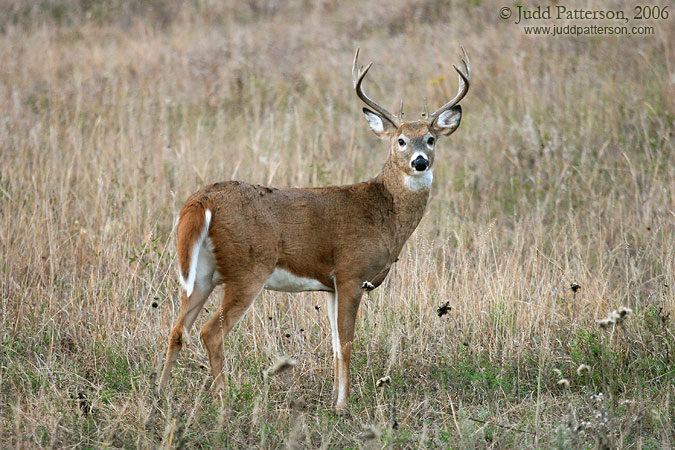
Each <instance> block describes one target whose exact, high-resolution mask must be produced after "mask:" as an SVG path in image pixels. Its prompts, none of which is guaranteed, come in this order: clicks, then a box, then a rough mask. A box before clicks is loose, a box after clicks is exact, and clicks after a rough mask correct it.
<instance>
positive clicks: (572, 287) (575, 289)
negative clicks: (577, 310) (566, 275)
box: [570, 281, 581, 294]
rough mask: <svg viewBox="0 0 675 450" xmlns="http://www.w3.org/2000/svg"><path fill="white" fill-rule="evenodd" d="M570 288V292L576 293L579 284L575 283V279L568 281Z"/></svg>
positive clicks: (579, 287)
mask: <svg viewBox="0 0 675 450" xmlns="http://www.w3.org/2000/svg"><path fill="white" fill-rule="evenodd" d="M570 289H572V292H573V293H574V294H576V293H577V291H578V290H579V289H581V285H580V284H579V283H577V282H576V281H572V282H571V283H570Z"/></svg>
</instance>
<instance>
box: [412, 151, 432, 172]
mask: <svg viewBox="0 0 675 450" xmlns="http://www.w3.org/2000/svg"><path fill="white" fill-rule="evenodd" d="M410 165H411V166H412V168H413V169H415V170H417V171H418V172H424V171H425V170H427V169H428V168H429V160H428V159H426V158H425V157H424V156H422V155H419V156H418V157H417V158H415V159H414V160H413V162H411V163H410Z"/></svg>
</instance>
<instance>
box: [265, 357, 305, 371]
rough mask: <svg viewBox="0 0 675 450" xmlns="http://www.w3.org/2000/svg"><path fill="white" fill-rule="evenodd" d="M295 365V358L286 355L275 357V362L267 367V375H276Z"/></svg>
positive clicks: (296, 363) (296, 362)
mask: <svg viewBox="0 0 675 450" xmlns="http://www.w3.org/2000/svg"><path fill="white" fill-rule="evenodd" d="M297 365H298V361H297V360H295V359H293V358H289V357H288V356H282V357H281V358H279V359H277V362H275V363H274V365H273V366H272V367H270V368H269V369H267V375H277V374H279V373H282V372H285V371H287V370H288V369H292V368H293V367H295V366H297Z"/></svg>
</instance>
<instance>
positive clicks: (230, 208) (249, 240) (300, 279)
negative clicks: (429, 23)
mask: <svg viewBox="0 0 675 450" xmlns="http://www.w3.org/2000/svg"><path fill="white" fill-rule="evenodd" d="M462 51H464V49H462ZM358 55H359V52H358V50H357V51H356V55H355V56H354V64H353V68H352V74H353V77H354V88H355V89H356V93H357V95H358V96H359V98H360V99H361V100H363V102H364V103H365V104H366V105H368V106H369V107H370V109H369V108H363V112H364V113H365V115H366V120H367V121H368V124H369V125H370V128H371V129H372V130H373V132H375V134H376V135H377V136H379V137H380V138H383V139H387V140H389V157H388V158H387V161H386V162H385V164H384V167H383V168H382V171H381V172H380V174H379V175H377V176H376V177H375V178H373V179H371V180H369V181H365V182H363V183H358V184H352V185H348V186H328V187H321V188H301V189H273V188H268V187H263V186H257V185H250V184H247V183H241V182H238V181H227V182H223V183H216V184H212V185H210V186H207V187H205V188H203V189H202V190H200V191H199V192H197V193H195V194H193V195H192V196H191V197H190V198H188V200H187V201H186V202H185V205H184V206H183V209H182V210H181V212H180V217H179V220H178V227H177V234H178V264H179V271H180V282H181V286H182V304H181V309H180V314H179V315H178V319H177V320H176V324H175V325H174V327H173V329H172V331H171V335H170V337H169V346H168V350H167V354H166V363H165V365H164V371H163V372H162V376H161V380H160V383H159V390H160V391H161V390H162V389H163V387H164V386H165V384H166V382H167V379H168V377H169V373H170V372H171V368H172V367H173V365H174V364H175V362H176V359H177V357H178V352H179V351H180V349H181V347H182V346H183V344H184V343H185V342H186V338H187V335H188V333H189V330H190V328H191V327H192V324H193V323H194V322H195V319H196V318H197V315H198V314H199V311H200V310H201V309H202V307H203V306H204V303H205V302H206V299H207V298H208V296H209V294H210V293H211V291H212V290H213V288H214V286H216V285H218V284H225V295H224V298H223V302H222V305H221V306H220V308H219V310H218V311H217V312H216V313H215V314H214V315H213V317H211V319H209V321H208V322H207V323H206V324H205V325H204V327H203V328H202V339H203V340H204V345H205V346H206V350H207V352H208V355H209V361H210V363H211V372H212V373H213V377H214V386H215V387H216V388H222V387H223V384H224V383H223V377H222V373H221V371H222V368H223V339H224V336H225V335H227V334H228V333H229V332H230V330H232V328H233V327H234V326H235V325H237V323H239V321H241V320H242V318H243V317H244V315H245V314H246V312H247V311H248V310H249V309H250V308H251V305H252V304H253V301H254V300H255V298H256V297H257V296H258V294H259V293H260V292H261V291H262V290H263V289H270V290H275V291H283V292H302V291H324V292H328V296H329V298H328V307H327V310H328V319H329V322H330V327H331V331H332V335H333V357H334V364H335V380H334V381H335V384H334V392H333V401H334V405H335V409H336V410H337V411H338V412H340V411H342V410H343V409H344V408H345V406H346V402H347V397H348V396H349V385H350V382H349V363H350V358H351V353H352V341H353V338H354V322H355V320H356V312H357V310H358V308H359V303H360V302H361V296H362V295H363V292H364V291H367V290H371V289H375V288H376V287H378V286H379V285H380V284H381V283H382V281H384V279H385V277H386V276H387V273H388V272H389V269H390V267H391V265H392V264H393V263H394V262H395V261H396V259H397V257H398V255H399V253H400V252H401V248H402V247H403V244H405V242H406V240H408V238H409V237H410V235H411V234H412V232H413V231H414V230H415V228H416V227H417V224H418V223H419V221H420V219H421V218H422V215H423V214H424V209H425V207H426V205H427V200H428V198H429V188H430V187H431V181H432V179H433V174H432V170H433V164H434V156H435V151H434V146H435V144H436V140H437V139H438V138H440V137H443V136H448V135H449V134H451V133H452V132H454V131H455V130H456V129H457V127H458V126H459V122H460V119H461V116H462V109H461V107H460V106H459V105H458V103H459V101H460V100H462V98H463V97H464V96H465V95H466V93H467V91H468V89H469V76H470V64H469V58H468V57H467V55H466V52H464V59H462V69H458V68H457V67H455V70H457V72H458V73H459V90H458V93H457V95H456V96H455V98H453V99H452V100H450V101H449V102H448V103H446V104H445V105H443V106H442V107H441V108H440V109H438V110H437V111H436V112H434V113H433V114H426V115H423V117H424V120H419V121H414V122H403V121H402V113H401V114H399V116H398V117H397V116H395V115H393V114H392V113H390V112H388V111H387V110H386V109H384V108H383V107H382V106H380V105H378V104H377V103H375V102H374V101H372V100H371V99H370V98H368V96H366V94H365V92H364V91H363V87H362V83H363V79H364V77H365V76H366V74H367V73H368V70H369V69H370V67H371V65H372V63H371V64H370V65H368V66H367V67H366V68H365V69H364V68H363V67H361V68H359V69H358V70H357V59H358Z"/></svg>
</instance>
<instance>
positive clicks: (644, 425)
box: [0, 0, 675, 448]
mask: <svg viewBox="0 0 675 450" xmlns="http://www.w3.org/2000/svg"><path fill="white" fill-rule="evenodd" d="M474 3H478V5H474ZM480 3H481V2H449V1H444V2H433V1H422V2H417V1H412V0H395V1H390V2H387V7H386V8H385V7H384V6H382V5H381V4H364V3H363V2H354V1H349V2H341V3H340V4H337V3H334V2H299V1H298V2H288V3H282V2H275V1H269V0H255V1H254V0H250V1H248V2H244V3H243V4H242V5H241V6H239V5H236V4H235V3H234V2H232V3H230V2H226V3H225V4H224V5H219V4H216V2H197V1H195V2H191V3H189V4H183V3H180V2H168V3H163V2H135V1H118V2H113V3H107V4H106V3H103V2H98V1H93V2H85V1H75V0H61V1H49V2H39V3H38V2H36V3H29V4H28V5H26V4H25V3H24V2H4V3H3V5H2V6H0V11H2V13H3V14H2V17H3V18H2V19H1V20H0V31H1V32H2V33H1V34H0V61H2V65H1V66H2V68H1V69H0V110H1V111H2V115H1V116H0V205H1V213H0V242H1V244H2V246H1V249H2V250H1V252H0V267H1V268H2V272H1V274H0V280H1V281H0V286H1V287H0V302H1V304H0V332H1V336H0V339H1V341H0V386H2V387H1V388H0V446H2V447H21V446H24V447H78V446H79V447H101V446H114V447H136V446H138V447H150V448H153V447H158V446H161V447H167V448H168V447H172V446H189V447H216V448H220V447H223V446H229V447H231V448H238V447H263V448H275V447H279V446H284V445H289V446H291V447H296V446H300V447H323V448H344V447H352V448H353V447H370V446H378V447H380V446H382V445H390V446H392V447H395V448H406V447H431V448H435V447H443V446H447V447H475V446H478V447H518V448H522V447H550V446H560V447H569V446H584V445H599V446H603V445H609V446H620V447H646V448H660V447H672V446H673V445H675V431H674V430H675V428H674V424H673V419H672V418H673V417H675V407H674V406H673V405H674V404H675V403H674V402H673V396H675V390H674V388H673V386H674V385H675V375H674V370H675V365H674V360H675V356H674V355H675V335H674V334H673V333H674V331H673V330H674V323H673V320H674V318H675V313H674V310H675V295H674V294H673V289H672V288H673V286H674V285H675V240H674V239H673V237H674V236H675V234H674V233H675V153H674V146H673V121H674V119H675V115H674V113H673V106H674V104H673V103H674V99H675V95H674V89H673V83H674V76H675V75H674V72H673V47H672V39H670V36H672V34H673V20H672V19H670V20H666V21H660V22H653V25H654V26H655V30H656V33H655V35H653V36H628V37H625V36H624V37H609V36H593V37H555V38H554V37H548V38H541V37H540V38H531V37H527V36H524V34H523V32H522V29H521V28H520V27H519V26H516V25H514V24H513V23H511V22H505V21H502V20H500V19H499V17H498V14H497V13H498V8H497V7H496V6H494V5H491V4H480ZM618 4H619V5H622V7H624V9H626V10H627V11H628V10H631V5H628V4H624V3H621V2H618ZM111 5H112V6H111ZM459 44H463V45H464V46H465V47H466V49H467V51H468V52H469V54H470V57H471V61H472V67H473V73H472V87H471V91H470V92H469V95H468V97H467V98H466V100H465V101H464V102H463V103H462V105H463V107H464V118H463V121H462V125H461V127H460V130H459V131H458V132H457V133H456V134H455V135H453V136H452V137H451V138H448V139H447V140H443V141H441V142H440V143H439V149H438V155H437V158H436V163H435V177H434V178H435V181H434V186H433V192H432V200H431V202H430V205H429V208H428V211H427V213H426V216H425V218H424V219H423V220H422V223H421V224H420V226H419V228H418V230H417V231H416V232H415V234H414V235H413V237H412V238H411V239H410V241H409V243H408V244H407V245H406V248H405V249H404V252H403V254H402V255H401V258H400V261H399V262H398V263H397V264H396V265H395V266H394V268H393V270H392V272H391V273H390V275H389V278H388V280H387V281H386V282H385V284H384V285H383V286H382V287H381V288H380V289H378V290H376V291H373V292H372V293H370V294H368V296H367V297H366V298H365V299H364V301H363V302H362V309H361V312H360V315H359V319H358V322H357V332H356V334H357V339H356V343H355V352H354V356H353V367H352V371H353V372H352V373H353V396H352V398H351V399H350V414H349V415H348V416H346V417H335V416H334V415H333V414H332V412H331V411H330V400H331V390H332V362H331V361H330V357H331V354H330V348H331V344H330V338H329V335H330V332H329V330H330V328H329V325H328V321H327V318H326V314H325V300H324V297H323V295H321V294H299V295H285V294H281V293H273V292H264V293H263V294H262V296H261V298H260V299H258V301H257V302H256V304H255V306H254V307H253V309H252V310H251V312H250V313H249V315H248V316H247V317H246V319H245V320H244V321H243V322H242V323H241V324H240V325H239V327H238V328H237V329H235V330H234V331H233V333H232V334H231V335H230V336H229V337H228V338H227V341H226V346H225V348H226V363H225V372H226V374H227V389H226V391H225V392H224V393H223V394H222V395H221V396H214V395H213V394H212V393H211V392H210V391H209V383H210V376H209V374H208V369H207V366H208V363H207V358H206V354H205V351H204V349H203V347H202V345H201V343H200V342H199V338H198V332H196V331H193V335H192V340H191V343H190V345H189V346H188V349H187V350H185V351H183V353H182V354H181V358H180V360H179V364H178V366H177V368H176V369H175V370H174V373H173V378H172V381H171V384H170V387H169V393H168V395H167V396H165V397H161V398H159V397H156V396H155V394H154V393H153V388H154V385H155V383H156V372H157V370H158V369H159V368H160V366H161V364H162V362H163V353H164V349H165V341H166V338H167V336H168V332H169V328H170V326H171V323H172V321H173V320H174V319H175V317H176V315H177V307H178V298H177V294H178V283H177V280H176V273H175V264H174V256H175V243H174V242H175V236H174V233H173V231H174V230H173V225H174V221H175V217H176V214H177V211H178V210H179V209H180V206H181V204H182V202H183V201H184V200H185V199H186V198H187V196H188V195H189V194H190V193H192V192H193V191H195V190H197V189H198V188H199V187H201V186H202V185H204V184H206V183H209V182H214V181H219V180H224V179H231V178H236V179H239V180H244V181H248V182H253V183H261V184H271V185H275V186H281V187H283V186H307V185H314V186H318V185H328V184H344V183H352V182H357V181H361V180H364V179H367V178H369V177H372V176H374V175H376V174H377V173H378V171H379V170H380V167H381V165H382V163H383V162H384V159H385V157H386V147H385V144H383V143H381V142H379V141H377V140H376V138H375V137H374V136H372V134H371V133H370V131H369V130H368V127H367V125H366V123H365V120H364V119H363V116H362V114H361V112H360V106H361V105H360V104H359V101H358V99H357V98H356V96H355V95H354V94H353V91H352V87H351V78H350V76H351V74H350V63H351V58H352V56H353V52H354V49H355V47H357V46H360V47H361V54H362V55H363V56H362V57H363V58H365V59H366V60H367V59H373V60H374V61H375V65H374V67H373V69H372V70H371V75H370V78H369V80H370V81H368V83H369V84H368V86H367V87H366V88H367V90H368V92H369V93H372V96H373V97H375V98H377V99H381V100H382V101H383V102H385V104H386V105H389V106H390V107H392V109H393V105H398V101H399V99H401V98H403V99H405V104H406V111H407V114H408V118H410V119H413V118H415V117H416V115H417V113H418V112H419V111H421V110H422V108H423V104H424V99H425V98H426V99H428V102H429V104H430V107H431V108H433V107H434V106H436V105H440V104H441V103H442V102H445V101H446V100H447V99H448V98H450V97H451V96H452V95H454V92H455V90H456V83H457V80H456V77H455V76H454V75H453V73H454V70H453V69H452V64H453V63H457V62H458V59H459V55H460V53H459V47H458V46H459ZM573 282H575V283H578V285H579V289H577V290H575V291H572V290H571V289H570V285H571V283H573ZM221 294H222V291H219V290H217V291H216V292H215V293H214V294H213V295H212V298H211V300H210V302H209V304H207V306H206V309H207V310H210V311H211V312H212V311H213V310H214V305H215V303H216V302H219V301H220V296H221ZM446 301H449V302H450V306H452V310H451V311H450V312H449V314H446V315H443V316H442V317H439V316H438V315H437V313H436V308H437V307H438V306H439V305H441V304H442V303H444V302H446ZM620 306H627V307H630V308H632V309H633V310H634V314H633V315H632V316H630V317H628V318H627V319H625V321H623V322H622V323H621V324H620V325H612V326H610V327H609V328H604V329H603V328H600V327H599V326H598V324H597V323H596V320H598V319H601V318H603V317H605V316H606V315H607V313H609V312H610V311H612V310H614V309H617V308H619V307H620ZM207 317H208V314H206V313H204V314H202V316H201V317H200V319H199V321H198V322H197V326H196V327H195V328H196V330H198V329H199V327H200V325H201V324H202V323H203V322H204V321H205V320H206V319H207ZM281 355H289V356H291V357H293V358H295V359H297V361H298V364H297V366H296V367H295V368H294V369H292V370H290V371H286V372H285V373H283V374H279V375H277V376H269V377H265V370H266V369H267V368H268V367H269V366H271V365H272V364H273V363H274V362H275V361H276V360H277V358H278V357H279V356H281ZM581 364H585V365H587V366H588V367H589V369H590V371H589V372H585V371H584V370H582V371H580V373H581V375H577V373H576V371H577V368H578V367H579V366H580V365H581ZM384 376H390V377H391V383H390V384H388V385H387V384H384V385H383V386H381V387H376V381H377V380H378V379H380V378H381V377H384ZM562 378H566V379H567V380H568V381H569V386H568V387H565V386H564V384H562V385H559V384H558V381H559V380H560V379H562ZM600 393H602V395H600ZM364 430H365V431H364Z"/></svg>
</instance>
